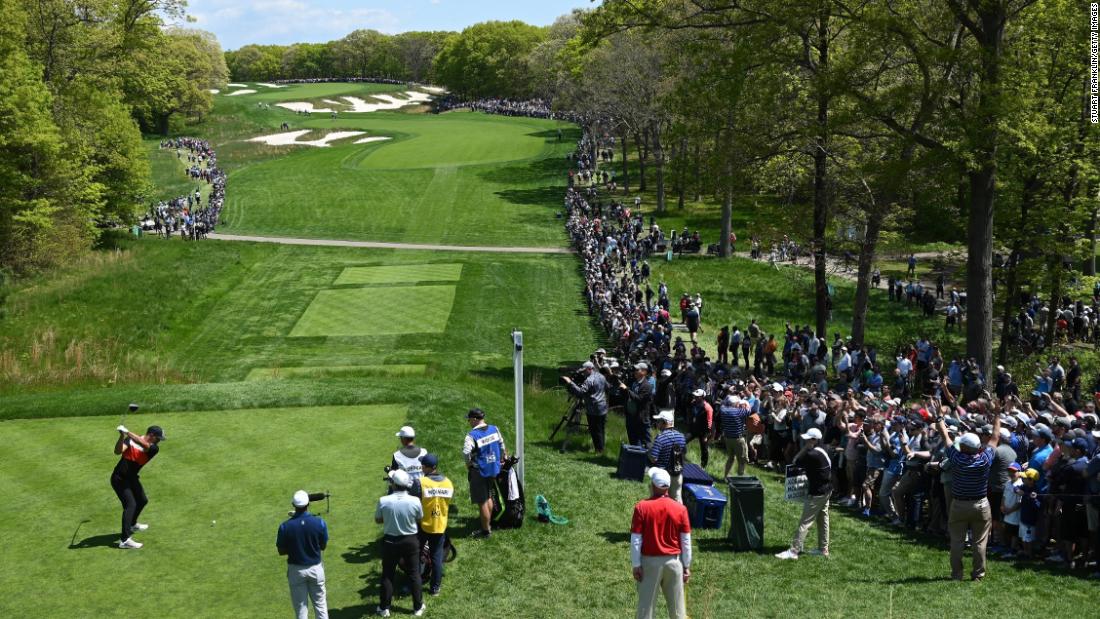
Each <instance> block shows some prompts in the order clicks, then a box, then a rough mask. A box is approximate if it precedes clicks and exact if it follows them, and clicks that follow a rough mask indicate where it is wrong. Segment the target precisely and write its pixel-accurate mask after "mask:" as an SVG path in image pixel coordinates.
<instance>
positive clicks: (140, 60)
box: [0, 0, 228, 274]
mask: <svg viewBox="0 0 1100 619" xmlns="http://www.w3.org/2000/svg"><path fill="white" fill-rule="evenodd" d="M182 14H183V2H181V1H178V0H91V1H90V2H89V1H84V0H82V1H81V2H73V1H72V0H0V268H2V269H4V270H9V271H12V272H14V273H16V274H19V273H25V272H29V271H35V270H41V269H45V268H49V267H52V266H56V265H59V264H64V263H65V262H67V261H70V260H72V259H73V258H74V257H76V256H77V255H79V254H80V253H82V252H84V251H86V250H87V249H88V248H89V247H90V246H91V244H92V243H93V242H94V240H95V238H96V236H97V228H96V225H97V224H102V223H103V222H107V221H128V220H129V219H131V218H132V217H133V215H134V211H135V209H136V208H137V206H138V205H139V204H140V203H141V202H142V200H143V199H144V198H145V196H146V195H147V193H148V191H149V162H148V156H147V153H146V152H145V149H144V148H143V147H142V142H141V136H142V131H147V132H153V131H156V132H159V133H166V132H168V131H169V130H170V128H171V127H172V126H179V125H181V124H182V123H183V122H184V121H186V120H195V119H199V118H201V117H202V116H203V115H204V114H205V113H207V112H209V110H210V109H211V107H212V106H213V99H212V95H211V94H210V92H209V89H211V88H217V87H218V86H219V85H222V84H224V83H225V82H226V79H227V77H228V70H227V69H226V66H225V59H224V56H223V54H222V50H221V47H220V46H219V45H218V42H217V40H216V39H215V38H214V37H213V35H210V34H209V33H206V32H201V31H197V30H188V29H181V28H166V27H165V22H164V19H165V18H170V17H173V16H177V17H178V16H181V15H182Z"/></svg>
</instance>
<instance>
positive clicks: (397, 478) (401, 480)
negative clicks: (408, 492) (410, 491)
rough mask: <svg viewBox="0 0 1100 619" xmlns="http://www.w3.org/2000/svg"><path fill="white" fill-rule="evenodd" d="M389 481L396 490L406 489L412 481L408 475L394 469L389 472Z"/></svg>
mask: <svg viewBox="0 0 1100 619" xmlns="http://www.w3.org/2000/svg"><path fill="white" fill-rule="evenodd" d="M390 481H391V482H393V485H395V486H397V487H398V488H408V487H409V484H411V483H412V479H411V478H410V477H409V474H408V473H406V472H405V471H403V470H401V469H394V470H392V471H390Z"/></svg>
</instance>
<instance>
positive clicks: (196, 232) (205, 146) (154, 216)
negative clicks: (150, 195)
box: [142, 137, 225, 241]
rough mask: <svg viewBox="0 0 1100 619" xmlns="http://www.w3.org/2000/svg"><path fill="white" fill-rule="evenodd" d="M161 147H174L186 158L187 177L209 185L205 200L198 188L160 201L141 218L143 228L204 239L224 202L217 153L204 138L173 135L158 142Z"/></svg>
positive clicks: (222, 183) (178, 157)
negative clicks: (174, 136) (176, 136)
mask: <svg viewBox="0 0 1100 619" xmlns="http://www.w3.org/2000/svg"><path fill="white" fill-rule="evenodd" d="M160 147H161V148H162V149H173V150H175V151H176V158H177V159H180V160H183V159H184V158H186V163H187V170H186V174H187V176H188V178H190V179H191V180H192V181H194V182H196V183H206V184H207V185H209V186H210V191H209V194H208V195H207V198H206V201H205V203H204V202H203V198H202V192H201V191H200V190H199V188H198V187H196V188H195V191H194V192H191V193H188V194H186V195H183V196H179V197H177V198H172V199H170V200H164V201H161V202H159V203H157V204H155V205H153V207H152V208H151V209H150V211H149V212H148V213H147V214H146V215H145V217H144V218H143V219H142V228H144V229H145V230H149V231H152V232H154V233H155V234H157V235H162V234H163V235H164V238H166V239H170V238H172V235H173V234H178V235H179V236H180V238H183V239H187V240H192V241H194V240H198V239H202V238H205V237H206V235H207V234H209V233H210V232H213V231H214V228H215V227H216V226H217V224H218V223H219V222H220V221H221V219H220V218H221V212H222V207H223V206H224V204H225V172H223V171H222V170H221V168H219V167H218V155H217V153H215V152H214V149H213V148H211V146H210V143H209V142H207V141H206V140H200V139H197V138H186V137H184V138H174V139H170V140H164V141H163V142H161V143H160Z"/></svg>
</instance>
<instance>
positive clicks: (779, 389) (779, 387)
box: [772, 383, 783, 393]
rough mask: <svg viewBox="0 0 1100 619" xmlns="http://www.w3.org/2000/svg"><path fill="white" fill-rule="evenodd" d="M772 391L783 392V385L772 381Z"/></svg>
mask: <svg viewBox="0 0 1100 619" xmlns="http://www.w3.org/2000/svg"><path fill="white" fill-rule="evenodd" d="M772 391H774V392H776V393H783V385H780V384H779V383H772Z"/></svg>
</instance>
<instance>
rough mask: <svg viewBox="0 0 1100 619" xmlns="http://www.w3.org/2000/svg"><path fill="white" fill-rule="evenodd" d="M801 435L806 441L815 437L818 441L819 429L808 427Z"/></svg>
mask: <svg viewBox="0 0 1100 619" xmlns="http://www.w3.org/2000/svg"><path fill="white" fill-rule="evenodd" d="M801 436H802V440H804V441H808V440H810V439H811V438H816V439H817V440H819V441H820V440H821V430H818V429H817V428H810V429H809V430H806V433H805V434H802V435H801Z"/></svg>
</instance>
